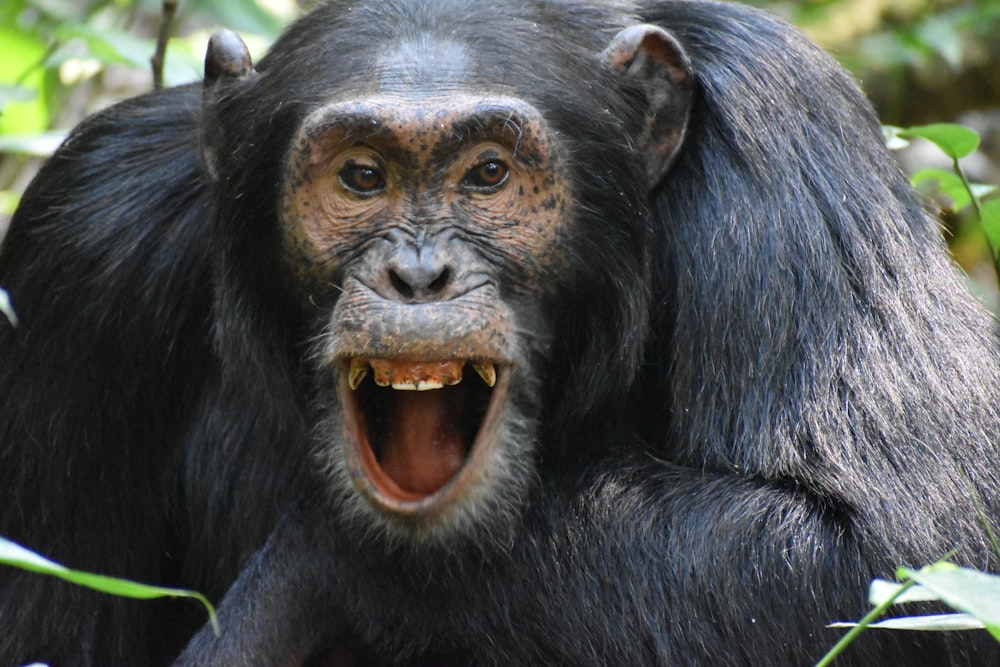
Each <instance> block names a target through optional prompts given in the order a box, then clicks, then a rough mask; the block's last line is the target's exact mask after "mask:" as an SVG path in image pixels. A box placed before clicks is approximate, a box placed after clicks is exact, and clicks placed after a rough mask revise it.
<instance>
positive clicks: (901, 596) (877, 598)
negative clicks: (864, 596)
mask: <svg viewBox="0 0 1000 667" xmlns="http://www.w3.org/2000/svg"><path fill="white" fill-rule="evenodd" d="M903 589H906V590H903ZM901 590H903V592H902V593H900V591H901ZM893 596H898V597H896V599H895V600H893V603H895V604H902V603H904V602H933V601H935V600H938V599H939V598H938V596H937V595H935V594H934V593H933V592H931V591H929V590H927V589H926V588H923V587H922V586H909V587H907V585H906V584H900V583H897V582H895V581H886V580H885V579H872V583H871V585H869V587H868V602H870V603H871V605H872V606H873V607H877V606H879V605H880V604H884V603H885V602H886V601H887V600H889V599H890V598H892V597H893Z"/></svg>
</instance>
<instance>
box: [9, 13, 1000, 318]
mask: <svg viewBox="0 0 1000 667" xmlns="http://www.w3.org/2000/svg"><path fill="white" fill-rule="evenodd" d="M372 1H378V0H372ZM164 4H166V3H164V2H163V0H2V2H0V236H2V234H3V230H4V229H5V228H6V224H7V222H8V221H9V217H10V214H11V213H12V212H13V210H14V208H15V207H16V205H17V202H18V199H19V197H20V194H21V192H23V190H24V188H25V187H26V186H27V184H28V182H29V181H30V179H31V176H32V175H33V174H34V172H35V170H36V169H37V168H38V165H39V164H40V163H41V161H42V160H43V159H44V158H45V157H46V156H47V155H49V154H51V152H52V151H53V150H54V149H55V147H56V146H58V144H59V142H60V141H61V140H62V138H63V137H65V135H66V133H67V131H68V130H69V129H70V128H72V127H73V126H74V125H75V124H76V123H78V122H79V121H80V120H81V119H82V118H83V117H85V116H86V115H88V114H90V113H93V112H95V111H97V110H99V109H101V108H103V107H105V106H107V105H109V104H111V103H113V102H115V101H117V100H120V99H122V98H125V97H129V96H132V95H135V94H138V93H142V92H145V91H147V90H149V89H150V88H152V86H153V77H152V71H151V67H150V57H151V56H152V55H153V54H154V52H155V50H156V37H157V35H158V34H159V32H160V29H161V26H162V25H163V23H164ZM307 4H308V3H307V2H296V1H295V0H178V1H177V2H176V6H177V8H176V14H175V15H174V18H173V20H172V21H171V22H170V28H169V29H170V35H171V40H170V42H169V45H168V48H167V51H166V66H165V71H164V83H165V85H168V86H170V85H178V84H182V83H187V82H191V81H196V80H198V79H199V78H200V76H201V70H202V60H203V58H204V50H205V45H206V44H207V41H208V37H209V35H211V33H212V32H213V31H214V30H216V29H218V28H220V27H226V28H230V29H233V30H236V31H238V32H240V33H241V34H242V35H243V36H244V39H245V40H246V41H247V43H248V45H249V46H250V49H251V52H252V53H253V54H254V57H255V58H259V57H260V56H261V55H262V54H263V53H264V52H265V51H266V49H267V46H268V44H269V43H270V42H271V41H272V40H273V39H274V37H275V36H276V35H277V33H278V32H279V31H280V30H281V28H282V27H283V26H284V25H286V24H287V23H288V22H289V21H291V20H292V19H293V18H295V17H296V16H298V15H300V14H301V13H302V11H304V10H305V9H307V7H306V5H307ZM747 4H752V5H755V6H758V7H761V8H763V9H765V10H767V11H770V12H772V13H775V14H778V15H779V16H782V17H783V18H785V19H786V20H788V21H790V22H792V23H794V24H796V25H798V26H799V27H800V28H802V29H803V30H804V31H805V32H806V33H807V34H808V35H809V36H810V37H811V38H812V39H813V40H814V41H816V42H817V43H818V44H819V45H820V46H822V47H823V48H825V49H826V50H827V51H829V52H830V53H832V54H833V55H834V56H835V57H836V58H837V59H838V60H840V62H841V63H843V64H844V66H845V67H847V68H848V69H850V70H851V71H852V72H854V74H855V75H856V76H857V77H858V78H859V80H860V81H861V83H862V86H863V87H864V89H865V90H866V91H867V93H868V94H869V96H870V97H871V98H872V101H873V102H874V103H875V106H876V108H877V109H878V112H879V114H880V116H881V118H882V120H883V122H884V123H886V124H889V125H896V126H911V125H918V124H924V123H931V122H958V123H961V124H964V125H966V126H968V127H971V128H972V129H974V130H976V131H977V132H978V133H979V134H980V136H981V138H982V143H981V145H980V148H979V150H978V151H976V152H975V153H974V154H972V155H971V156H969V157H967V158H965V159H963V160H962V163H961V166H962V169H963V170H964V171H965V173H966V174H967V175H968V176H969V178H970V179H971V180H972V181H975V182H979V183H987V184H996V183H1000V0H978V1H972V0H966V1H958V0H798V1H786V2H773V1H771V2H769V1H762V0H752V1H750V2H748V3H747ZM896 154H897V156H898V157H899V160H900V163H901V164H902V165H903V168H904V169H905V170H906V171H907V172H908V173H911V174H912V173H914V172H915V171H917V170H918V169H921V168H925V167H943V168H948V167H949V166H950V161H949V160H948V159H947V158H946V157H945V156H944V155H943V154H941V153H940V151H938V149H936V148H935V147H934V146H932V145H930V144H927V143H922V142H913V143H912V144H911V145H910V146H909V147H908V148H906V149H903V150H899V151H897V153H896ZM922 189H923V190H925V193H926V194H927V196H928V201H929V202H930V204H931V205H932V206H934V207H935V210H937V211H938V212H939V214H940V216H941V220H942V230H943V233H944V234H945V235H946V237H947V239H948V242H949V244H950V245H951V248H952V250H953V252H954V254H955V257H956V259H957V260H958V262H959V263H960V264H961V265H962V266H963V267H964V268H965V269H966V270H967V271H968V272H969V275H970V278H971V281H972V283H973V287H974V289H975V290H976V292H977V294H979V295H980V296H981V298H982V299H983V300H984V302H986V303H987V305H989V306H990V307H991V308H993V309H994V310H997V309H998V305H1000V296H998V290H997V279H996V272H995V270H994V267H993V264H992V260H991V256H990V252H989V249H988V247H987V245H986V243H985V239H984V237H983V234H982V231H981V229H980V228H979V226H978V224H977V223H976V221H975V220H974V219H973V218H972V217H971V215H969V212H968V211H966V212H963V213H962V214H955V213H954V212H953V211H952V210H951V208H950V207H951V202H950V201H949V200H948V198H947V196H943V195H942V194H941V193H940V192H938V191H936V190H935V187H934V185H933V183H928V184H924V185H923V186H922ZM994 196H995V195H994Z"/></svg>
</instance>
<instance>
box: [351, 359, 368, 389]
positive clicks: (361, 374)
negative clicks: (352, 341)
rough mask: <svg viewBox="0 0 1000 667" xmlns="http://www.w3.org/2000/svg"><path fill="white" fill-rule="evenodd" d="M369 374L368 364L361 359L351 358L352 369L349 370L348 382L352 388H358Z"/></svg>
mask: <svg viewBox="0 0 1000 667" xmlns="http://www.w3.org/2000/svg"><path fill="white" fill-rule="evenodd" d="M366 375H368V364H367V363H365V362H363V361H361V360H360V359H351V369H350V370H349V371H348V372H347V382H348V384H350V385H351V389H352V390H353V389H357V388H358V386H360V385H361V381H362V380H364V379H365V376H366Z"/></svg>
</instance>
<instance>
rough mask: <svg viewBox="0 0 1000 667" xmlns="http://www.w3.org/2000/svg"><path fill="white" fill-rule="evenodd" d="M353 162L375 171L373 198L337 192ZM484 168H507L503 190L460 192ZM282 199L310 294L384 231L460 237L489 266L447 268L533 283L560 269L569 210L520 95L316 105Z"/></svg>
mask: <svg viewBox="0 0 1000 667" xmlns="http://www.w3.org/2000/svg"><path fill="white" fill-rule="evenodd" d="M352 159H359V160H363V161H364V162H365V163H366V164H368V163H370V164H371V165H372V166H373V167H377V168H379V169H380V170H382V171H383V172H384V179H385V183H384V187H383V188H382V189H381V190H380V191H379V192H377V193H373V194H369V195H359V194H358V193H355V192H352V191H351V190H350V189H349V188H346V187H345V186H344V184H343V182H342V180H341V170H342V169H343V168H344V166H345V164H348V163H349V162H350V161H351V160H352ZM491 160H495V161H499V162H501V163H503V164H504V165H505V166H506V168H507V169H508V173H507V177H506V181H505V182H504V183H503V184H502V186H501V187H499V188H497V189H496V190H495V191H491V192H479V191H475V190H472V189H470V188H468V187H467V186H465V185H463V179H464V178H466V177H467V175H468V174H469V173H470V172H473V171H474V170H475V169H476V168H477V167H479V166H480V165H482V164H483V163H485V162H488V161H491ZM283 192H284V194H283V203H282V211H283V222H284V227H285V232H284V239H285V245H286V257H287V259H288V261H289V263H290V265H291V266H292V267H293V270H295V271H296V273H297V274H298V277H299V278H300V279H301V281H302V283H303V284H305V285H309V286H310V288H311V289H314V290H316V291H317V292H319V293H322V292H323V291H325V289H329V287H328V285H329V284H330V283H331V282H332V283H340V282H341V281H342V280H343V278H344V277H345V276H344V275H343V274H344V271H345V267H346V266H348V265H349V264H350V263H351V261H352V260H353V259H354V258H355V257H356V256H357V254H358V252H364V251H365V248H367V247H369V246H370V245H371V244H372V243H373V242H374V241H376V240H377V239H379V238H381V237H383V236H384V234H385V233H386V232H387V231H388V230H399V231H401V232H402V233H404V234H407V235H414V236H417V235H425V236H434V237H438V238H440V237H441V236H442V235H452V236H454V237H457V238H462V239H464V240H465V241H464V242H465V243H467V244H469V246H470V247H471V248H473V249H477V248H485V249H486V250H487V252H488V253H489V256H491V257H494V258H495V259H493V260H490V261H486V260H484V259H483V258H479V259H478V260H477V259H470V260H469V261H463V263H462V266H459V267H456V268H455V270H457V271H460V272H461V271H463V270H465V271H467V272H469V273H482V274H486V275H495V273H496V270H497V269H496V268H495V266H496V265H503V266H506V267H520V268H521V270H522V271H523V272H524V274H523V275H521V276H519V279H520V280H522V281H524V282H531V283H533V284H536V285H541V284H544V280H543V279H544V277H545V275H546V273H547V272H548V271H552V270H556V269H558V262H559V261H560V258H559V257H558V253H557V252H555V251H556V250H557V248H558V239H559V237H560V234H562V233H564V232H565V227H566V226H567V225H568V222H569V220H570V215H571V211H572V194H571V192H570V187H569V184H568V179H567V178H566V177H565V175H564V174H562V173H561V163H560V161H559V159H558V146H557V145H555V143H554V142H553V141H552V140H551V139H550V138H549V137H548V135H547V129H546V126H545V123H544V121H543V120H542V118H541V115H540V113H539V112H537V111H536V110H535V109H534V108H532V107H531V106H530V105H528V104H526V103H525V102H523V101H521V100H517V99H505V98H495V99H494V98H484V97H477V96H463V95H458V94H453V95H450V96H449V97H448V98H446V99H439V98H431V99H425V98H421V99H419V100H409V99H405V98H402V99H401V98H399V97H396V96H393V97H374V98H365V99H359V100H351V101H347V102H337V103H335V104H331V105H329V106H327V107H324V108H322V109H320V110H319V111H317V112H316V113H314V114H313V115H312V116H310V117H309V118H308V119H306V121H305V123H304V124H303V126H302V128H301V129H300V131H299V134H298V138H297V139H296V141H295V144H294V147H293V149H292V151H291V156H290V160H289V166H288V168H287V169H286V173H285V185H284V191H283ZM348 272H349V270H348ZM361 279H362V281H363V282H366V283H370V282H371V280H366V279H365V278H364V277H362V278H361ZM324 285H327V287H326V288H324Z"/></svg>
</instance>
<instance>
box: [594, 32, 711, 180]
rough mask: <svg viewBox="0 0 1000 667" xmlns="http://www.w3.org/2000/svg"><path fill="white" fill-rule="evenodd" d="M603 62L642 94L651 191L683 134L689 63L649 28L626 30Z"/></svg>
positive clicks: (673, 43) (671, 41) (665, 36)
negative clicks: (644, 101)
mask: <svg viewBox="0 0 1000 667" xmlns="http://www.w3.org/2000/svg"><path fill="white" fill-rule="evenodd" d="M601 61H602V63H603V64H604V65H605V66H606V67H608V68H610V69H611V70H613V71H615V72H618V73H620V74H621V75H623V76H626V77H629V78H630V79H632V80H634V81H635V82H636V83H638V84H639V85H640V86H641V87H642V88H643V89H644V90H645V91H646V98H647V100H648V102H647V104H648V108H647V109H646V118H647V133H646V136H645V137H644V141H645V144H646V145H645V146H642V149H644V152H645V155H646V161H647V162H646V172H647V174H648V175H649V184H650V187H652V186H655V185H656V184H657V183H658V182H659V181H660V179H661V178H663V175H664V174H665V173H667V170H668V169H669V168H670V165H671V163H672V162H673V160H674V157H676V155H677V151H678V150H679V149H680V147H681V143H682V142H683V140H684V133H685V131H686V130H687V123H688V116H689V115H690V112H691V99H692V97H693V93H694V81H695V75H694V70H693V69H692V67H691V61H690V60H689V59H688V57H687V54H686V53H685V52H684V49H683V48H682V47H681V45H680V43H679V42H678V41H677V39H675V38H674V36H673V35H671V34H670V33H669V32H667V31H666V30H664V29H663V28H660V27H657V26H655V25H648V24H642V25H634V26H630V27H628V28H625V29H624V30H622V31H621V32H619V33H618V34H617V35H615V37H614V39H612V40H611V43H610V44H609V45H608V47H607V48H606V49H605V50H604V52H603V53H602V54H601Z"/></svg>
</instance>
